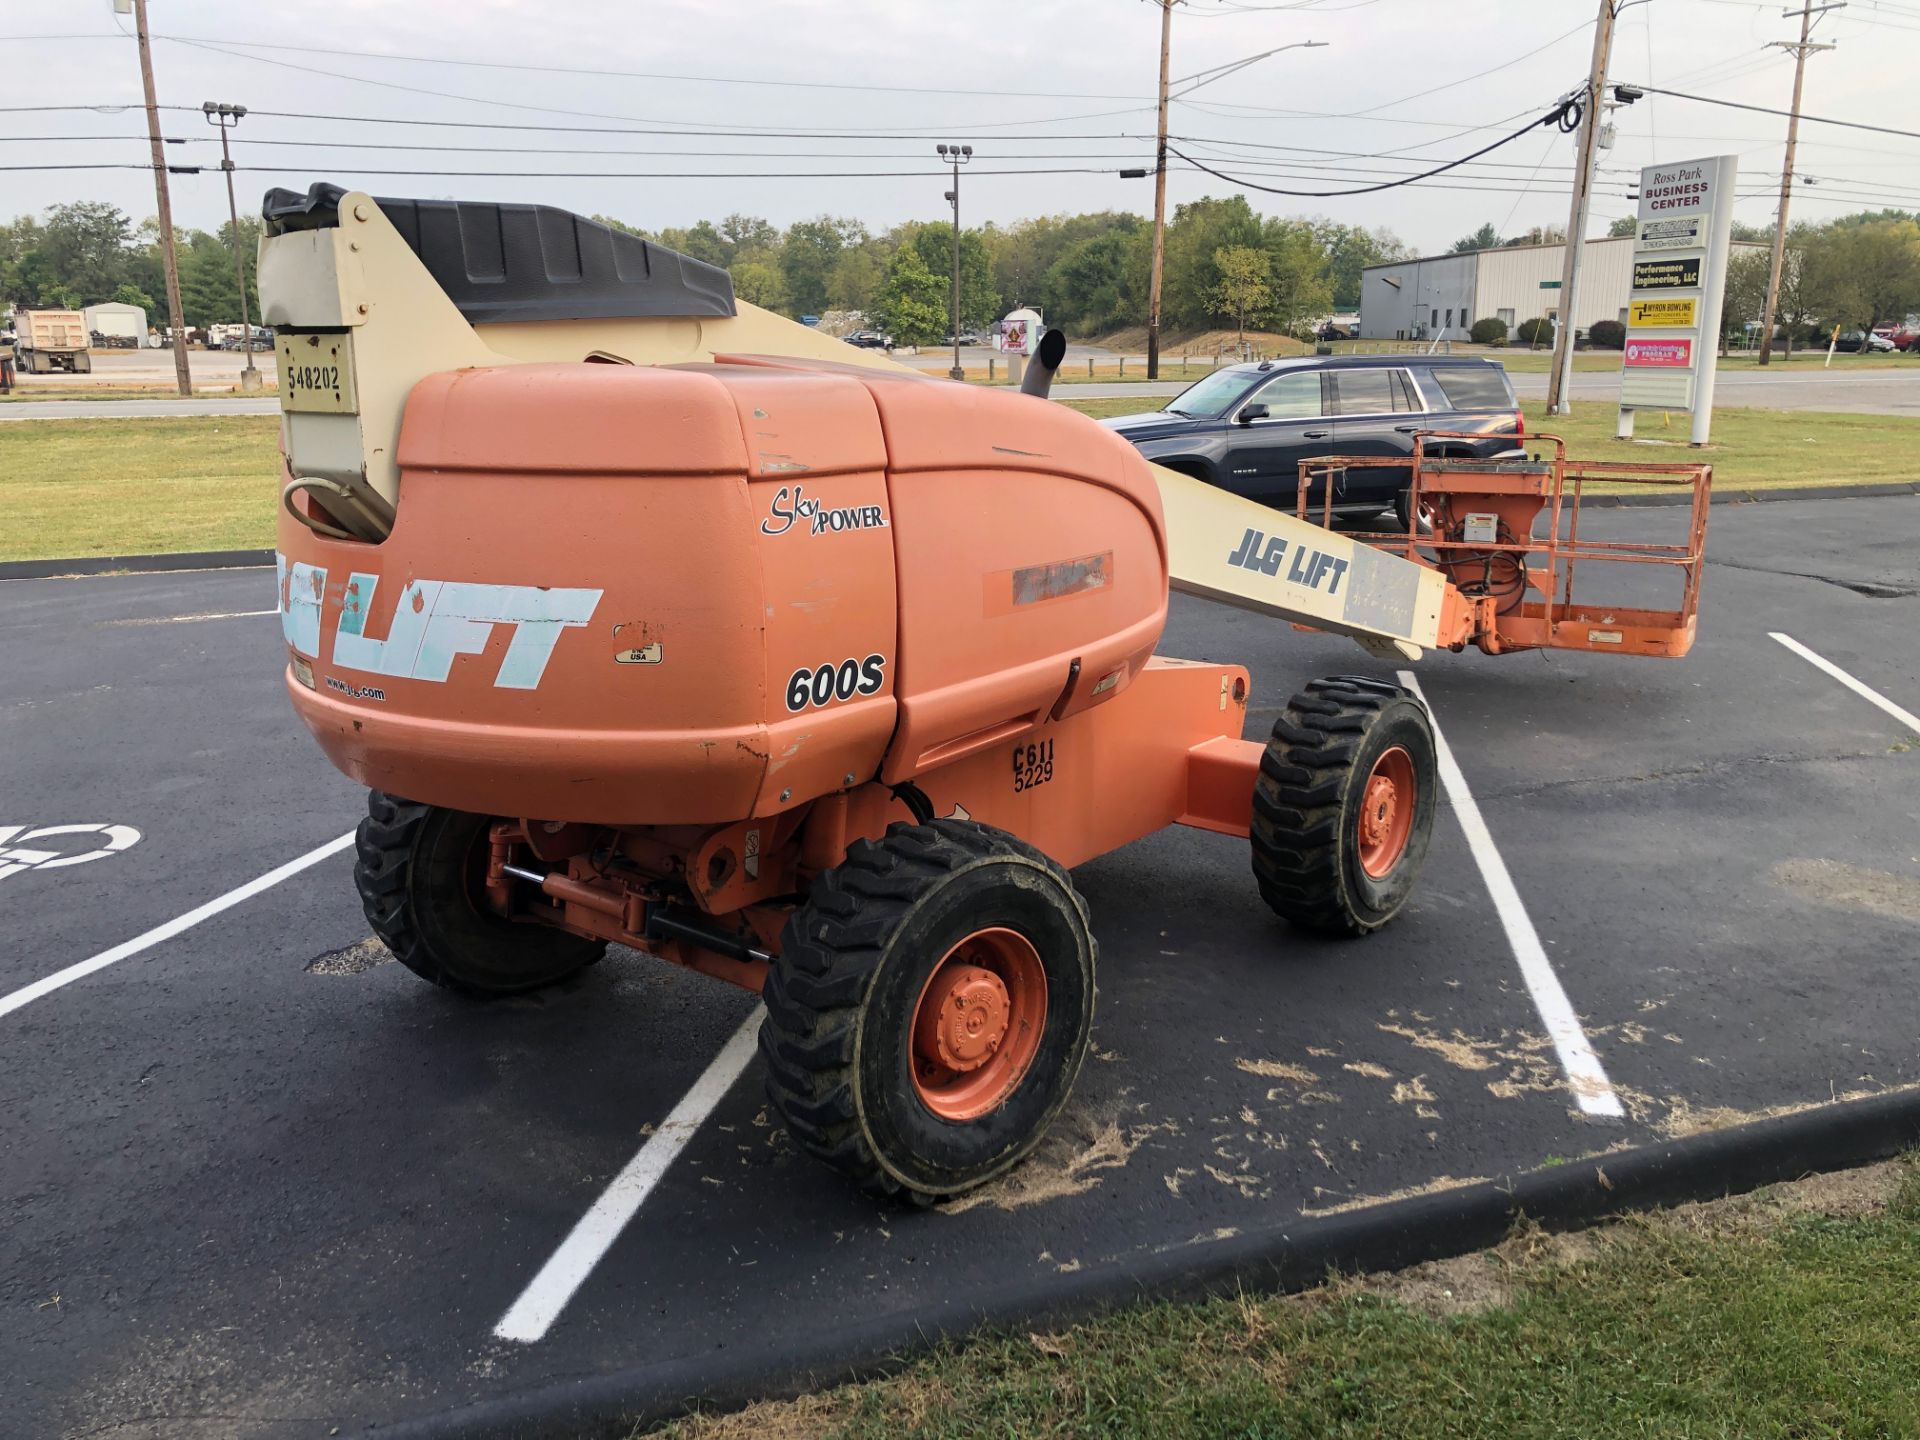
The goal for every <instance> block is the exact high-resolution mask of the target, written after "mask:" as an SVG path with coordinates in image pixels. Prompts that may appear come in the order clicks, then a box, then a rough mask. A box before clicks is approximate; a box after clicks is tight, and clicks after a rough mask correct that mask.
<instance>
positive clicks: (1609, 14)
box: [1547, 0, 1614, 415]
mask: <svg viewBox="0 0 1920 1440" xmlns="http://www.w3.org/2000/svg"><path fill="white" fill-rule="evenodd" d="M1613 17H1614V4H1613V0H1600V17H1599V19H1597V20H1596V21H1594V25H1593V65H1592V68H1591V69H1590V70H1589V71H1588V74H1587V99H1586V104H1585V106H1584V107H1583V113H1582V115H1581V119H1580V158H1579V160H1578V162H1577V163H1576V165H1575V168H1574V172H1573V208H1572V210H1571V212H1570V213H1569V214H1568V216H1567V256H1566V259H1565V260H1564V261H1563V262H1562V263H1561V266H1560V323H1559V324H1558V325H1557V326H1555V327H1554V332H1553V369H1552V370H1551V371H1550V372H1549V374H1548V376H1547V413H1548V414H1549V415H1565V414H1566V413H1567V412H1568V411H1570V410H1571V409H1572V408H1573V393H1572V392H1573V331H1574V318H1573V317H1574V314H1575V311H1574V308H1573V307H1574V302H1575V296H1576V294H1577V293H1578V289H1579V285H1580V251H1581V249H1582V248H1583V247H1584V245H1585V242H1586V238H1587V210H1588V207H1589V206H1590V205H1591V203H1592V201H1593V154H1594V151H1595V149H1596V148H1598V145H1599V141H1600V100H1601V97H1602V96H1603V95H1605V94H1606V93H1607V58H1608V56H1609V54H1610V53H1611V52H1612V49H1613Z"/></svg>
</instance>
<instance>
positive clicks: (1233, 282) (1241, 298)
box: [1213, 245, 1270, 341]
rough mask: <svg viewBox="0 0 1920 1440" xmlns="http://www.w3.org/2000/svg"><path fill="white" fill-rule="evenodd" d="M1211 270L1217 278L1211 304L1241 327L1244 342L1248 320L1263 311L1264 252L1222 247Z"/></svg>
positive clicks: (1265, 298)
mask: <svg viewBox="0 0 1920 1440" xmlns="http://www.w3.org/2000/svg"><path fill="white" fill-rule="evenodd" d="M1213 265H1214V269H1215V270H1216V271H1217V272H1218V273H1219V276H1220V278H1219V279H1218V280H1217V281H1215V282H1214V287H1213V303H1214V305H1215V306H1216V307H1218V309H1219V310H1220V312H1221V313H1223V314H1225V315H1226V316H1227V317H1228V318H1229V319H1232V320H1236V321H1238V322H1239V324H1240V338H1241V339H1242V340H1243V341H1244V340H1245V339H1246V338H1247V316H1249V315H1253V314H1257V313H1258V312H1260V311H1262V310H1264V309H1266V307H1267V301H1268V299H1269V298H1270V292H1269V290H1268V289H1267V276H1268V263H1267V252H1266V251H1264V250H1255V249H1254V248H1253V247H1252V246H1250V245H1223V246H1221V247H1220V248H1219V249H1218V250H1216V251H1214V252H1213Z"/></svg>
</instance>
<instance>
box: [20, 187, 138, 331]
mask: <svg viewBox="0 0 1920 1440" xmlns="http://www.w3.org/2000/svg"><path fill="white" fill-rule="evenodd" d="M131 230H132V226H131V223H130V222H129V221H128V219H127V217H126V216H125V215H124V214H122V213H121V211H120V209H119V208H118V207H117V206H114V205H109V204H107V203H106V202H105V201H103V200H76V201H74V202H73V203H72V204H68V205H55V206H52V207H51V208H50V209H49V210H48V211H47V220H46V224H45V226H44V227H43V228H42V230H41V233H40V243H39V245H38V246H37V247H36V248H38V249H39V250H40V251H41V253H43V254H44V255H45V256H46V257H47V260H48V263H49V264H50V265H51V266H52V267H53V272H54V274H55V275H57V276H58V277H59V283H60V284H62V285H65V286H67V287H69V288H70V289H72V290H74V291H76V292H77V293H78V294H79V295H80V297H81V299H82V301H83V302H84V303H86V304H88V305H91V304H94V303H95V302H96V301H100V300H105V299H106V298H107V297H108V296H109V295H111V294H113V292H114V289H115V288H116V287H117V286H118V285H119V284H120V282H121V281H122V280H123V279H125V278H126V271H127V253H126V252H127V241H128V239H129V238H130V235H131Z"/></svg>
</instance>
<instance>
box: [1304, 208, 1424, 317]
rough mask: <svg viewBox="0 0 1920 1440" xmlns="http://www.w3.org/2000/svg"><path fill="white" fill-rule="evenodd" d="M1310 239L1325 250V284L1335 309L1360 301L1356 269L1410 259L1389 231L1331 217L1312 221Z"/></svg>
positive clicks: (1358, 277) (1402, 245)
mask: <svg viewBox="0 0 1920 1440" xmlns="http://www.w3.org/2000/svg"><path fill="white" fill-rule="evenodd" d="M1313 233H1314V238H1315V239H1316V240H1318V241H1319V243H1320V247H1321V249H1323V250H1325V251H1326V252H1327V276H1326V278H1327V284H1328V285H1329V286H1330V287H1331V289H1332V303H1333V308H1334V309H1335V310H1353V309H1357V308H1358V307H1359V304H1360V272H1361V271H1362V270H1364V269H1366V268H1367V267H1368V266H1369V265H1385V264H1388V263H1390V262H1392V261H1394V260H1407V259H1410V258H1412V255H1413V251H1412V250H1410V249H1409V248H1408V247H1407V246H1406V245H1405V244H1404V243H1402V242H1401V240H1400V237H1399V236H1397V235H1395V234H1394V233H1393V232H1392V231H1391V230H1368V229H1365V228H1364V227H1362V226H1359V225H1341V224H1338V223H1337V222H1335V221H1332V220H1315V221H1314V222H1313Z"/></svg>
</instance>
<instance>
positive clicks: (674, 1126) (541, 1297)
mask: <svg viewBox="0 0 1920 1440" xmlns="http://www.w3.org/2000/svg"><path fill="white" fill-rule="evenodd" d="M759 1033H760V1011H759V1009H758V1008H756V1009H755V1010H754V1012H753V1013H752V1014H751V1015H749V1016H747V1018H746V1020H745V1022H744V1023H743V1024H742V1025H741V1026H740V1028H739V1029H738V1030H736V1031H734V1032H733V1038H732V1039H731V1040H729V1041H727V1043H726V1044H725V1045H724V1046H722V1047H721V1050H720V1053H719V1054H718V1055H716V1056H714V1058H713V1063H712V1064H710V1065H708V1066H707V1068H706V1073H704V1074H703V1075H701V1077H700V1078H699V1079H698V1080H696V1081H694V1082H693V1088H692V1089H691V1090H689V1091H687V1093H686V1094H685V1096H683V1097H682V1098H681V1101H680V1103H679V1104H678V1105H676V1106H674V1107H673V1113H672V1114H670V1115H668V1116H667V1118H666V1119H665V1120H663V1121H661V1122H660V1128H659V1129H658V1130H656V1131H654V1133H653V1134H652V1135H651V1136H649V1137H648V1139H647V1142H646V1143H645V1144H644V1145H642V1146H641V1147H640V1149H639V1151H638V1152H637V1153H636V1154H635V1155H634V1157H633V1159H631V1160H629V1161H628V1162H627V1166H626V1168H625V1169H624V1170H622V1171H621V1172H620V1173H619V1174H618V1175H616V1176H614V1177H613V1182H612V1183H611V1184H610V1185H608V1186H607V1188H606V1189H605V1190H603V1191H602V1192H601V1193H600V1198H599V1199H598V1200H596V1201H594V1202H593V1205H592V1207H591V1208H590V1209H589V1210H588V1211H587V1213H586V1214H585V1215H582V1216H581V1217H580V1223H579V1224H577V1225H575V1226H574V1227H573V1232H572V1233H571V1234H570V1235H568V1236H567V1238H566V1239H565V1240H563V1241H561V1242H560V1248H559V1249H558V1250H556V1251H554V1252H553V1257H552V1258H551V1259H550V1260H548V1261H547V1263H546V1264H545V1265H542V1266H541V1267H540V1273H539V1274H537V1275H535V1276H534V1277H533V1279H532V1280H531V1281H529V1282H528V1284H527V1288H526V1289H525V1290H523V1291H521V1292H520V1298H519V1299H518V1300H515V1301H514V1302H513V1305H512V1307H511V1308H510V1309H509V1310H508V1311H507V1313H506V1314H505V1315H503V1316H501V1317H500V1323H499V1324H498V1325H496V1326H494V1327H493V1333H494V1335H495V1336H496V1337H498V1338H499V1339H501V1340H519V1341H523V1342H525V1343H527V1344H532V1343H533V1342H534V1341H536V1340H539V1339H542V1338H543V1337H545V1335H546V1333H547V1331H548V1330H549V1329H551V1328H552V1326H553V1322H554V1321H555V1320H557V1319H559V1318H560V1312H561V1311H562V1310H564V1309H565V1308H566V1305H567V1302H568V1301H569V1300H571V1299H572V1298H573V1293H574V1291H576V1290H578V1289H579V1288H580V1286H581V1284H582V1282H584V1281H585V1280H586V1278H587V1276H589V1275H590V1274H592V1273H593V1267H594V1266H595V1265H597V1264H599V1263H600V1257H601V1256H603V1255H605V1254H606V1253H607V1251H608V1250H609V1249H610V1248H611V1247H612V1245H613V1242H614V1241H615V1240H617V1239H619V1238H620V1232H621V1231H622V1230H624V1229H626V1228H627V1222H628V1221H630V1220H632V1219H633V1217H634V1215H635V1214H636V1213H638V1211H639V1209H640V1207H641V1205H643V1204H644V1203H645V1202H646V1198H647V1196H648V1195H650V1194H652V1193H653V1187H654V1186H656V1185H658V1184H659V1183H660V1180H661V1178H662V1177H663V1176H664V1175H665V1174H666V1173H667V1167H669V1166H670V1165H672V1164H673V1162H674V1160H675V1158H676V1157H677V1156H678V1155H679V1154H680V1152H681V1151H682V1150H684V1149H685V1148H686V1145H687V1142H688V1141H689V1140H691V1139H692V1138H693V1136H694V1132H695V1131H697V1130H698V1129H699V1128H700V1126H701V1123H702V1122H703V1121H705V1120H706V1118H707V1116H709V1115H711V1114H712V1113H713V1109H714V1107H715V1106H716V1105H718V1104H719V1103H720V1101H721V1100H722V1099H724V1098H725V1096H726V1093H727V1091H728V1089H729V1088H731V1087H732V1085H733V1082H734V1081H735V1080H737V1079H739V1078H740V1072H741V1071H742V1070H744V1069H746V1068H747V1062H748V1061H749V1060H751V1059H752V1058H753V1051H754V1042H755V1040H756V1039H757V1037H758V1036H759Z"/></svg>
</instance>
